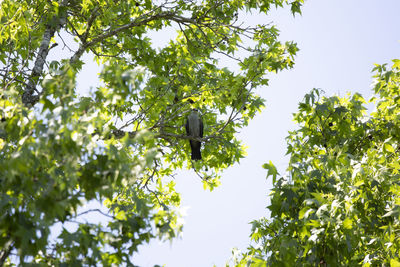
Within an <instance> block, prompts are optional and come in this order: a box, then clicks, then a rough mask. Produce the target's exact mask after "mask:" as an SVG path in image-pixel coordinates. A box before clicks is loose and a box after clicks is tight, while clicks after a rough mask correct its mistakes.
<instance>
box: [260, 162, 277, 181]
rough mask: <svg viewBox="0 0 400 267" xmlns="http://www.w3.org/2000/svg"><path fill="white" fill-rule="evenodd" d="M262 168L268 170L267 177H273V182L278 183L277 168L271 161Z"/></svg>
mask: <svg viewBox="0 0 400 267" xmlns="http://www.w3.org/2000/svg"><path fill="white" fill-rule="evenodd" d="M262 167H263V168H264V169H266V170H268V172H267V177H269V176H272V181H273V183H275V182H276V177H277V176H278V175H279V173H278V171H277V169H276V167H275V166H274V164H273V163H272V162H271V161H269V163H265V164H263V165H262Z"/></svg>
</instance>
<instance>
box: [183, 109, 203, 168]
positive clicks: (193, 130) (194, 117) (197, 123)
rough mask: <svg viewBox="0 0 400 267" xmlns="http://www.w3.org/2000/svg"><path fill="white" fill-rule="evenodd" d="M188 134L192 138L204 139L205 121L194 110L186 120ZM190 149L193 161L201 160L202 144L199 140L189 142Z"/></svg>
mask: <svg viewBox="0 0 400 267" xmlns="http://www.w3.org/2000/svg"><path fill="white" fill-rule="evenodd" d="M186 133H187V135H188V136H192V137H201V138H202V137H203V120H202V119H201V116H200V114H199V111H198V110H197V109H192V112H191V113H190V114H189V116H188V117H187V120H186ZM189 142H190V148H191V150H192V157H191V158H192V160H200V159H201V151H200V147H201V142H200V141H197V140H189Z"/></svg>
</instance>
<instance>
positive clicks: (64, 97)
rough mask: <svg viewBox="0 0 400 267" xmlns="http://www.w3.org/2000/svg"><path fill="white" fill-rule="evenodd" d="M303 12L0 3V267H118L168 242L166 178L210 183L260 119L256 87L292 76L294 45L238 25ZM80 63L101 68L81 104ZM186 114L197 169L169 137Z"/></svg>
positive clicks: (200, 4)
mask: <svg viewBox="0 0 400 267" xmlns="http://www.w3.org/2000/svg"><path fill="white" fill-rule="evenodd" d="M302 2H303V0H294V1H287V0H267V1H258V0H251V1H243V0H235V1H221V0H207V1H206V0H205V1H188V0H176V1H175V0H171V1H169V0H165V1H150V0H137V1H133V0H127V1H119V0H60V1H33V0H25V1H22V0H17V1H15V0H4V1H2V2H1V4H0V6H1V8H0V21H1V24H0V25H1V26H0V77H1V81H0V85H1V88H2V90H1V92H0V118H1V122H0V194H1V197H0V248H1V249H0V265H2V264H3V263H4V262H6V263H8V264H12V259H14V260H15V261H14V263H15V262H18V263H21V264H22V263H33V262H35V263H37V264H41V265H59V264H68V265H71V264H72V265H82V264H83V265H94V264H102V265H106V266H108V265H116V264H122V263H124V264H126V265H131V264H132V263H131V260H132V258H131V255H132V253H133V252H135V251H137V248H138V246H139V245H141V244H144V243H145V242H148V241H149V240H150V239H151V238H155V237H159V238H163V239H171V238H173V237H175V236H176V235H177V234H178V233H179V231H180V230H181V228H182V223H181V220H180V219H179V209H178V207H179V202H180V196H179V194H178V193H177V192H176V191H175V188H174V186H175V183H174V179H173V175H174V173H175V171H176V170H178V169H181V168H186V167H187V168H193V169H194V170H195V171H196V172H197V173H198V174H199V176H200V177H201V178H202V179H203V180H204V185H205V187H206V188H210V189H212V188H213V187H214V186H216V185H218V173H219V172H220V171H221V170H223V169H225V168H227V167H229V166H230V165H232V164H233V163H235V162H238V161H239V159H240V158H242V157H243V155H244V151H243V148H242V145H241V143H240V141H239V140H237V139H236V138H235V132H236V131H237V130H238V129H239V128H241V127H244V126H246V125H247V124H248V121H249V120H250V119H251V118H253V117H254V116H255V114H256V113H257V112H258V111H259V110H260V109H261V108H262V107H263V100H262V99H261V98H260V97H259V96H258V95H257V94H256V93H255V92H254V90H255V88H257V87H260V86H261V85H267V83H268V79H267V78H266V76H265V75H266V74H267V73H268V72H277V71H279V70H282V69H284V68H290V67H292V66H293V57H294V54H295V53H296V51H297V47H296V45H295V44H294V43H292V42H286V43H281V42H279V41H278V30H277V29H276V28H275V27H274V26H272V25H246V23H245V22H243V15H244V14H245V13H246V12H261V13H265V14H267V13H268V11H269V10H270V8H272V7H273V6H276V7H282V6H283V5H284V4H289V5H290V7H291V11H292V12H293V14H295V13H299V12H300V6H301V4H302ZM165 29H176V30H177V31H176V33H177V34H176V37H172V38H171V40H166V41H167V44H166V45H165V46H161V47H157V46H155V45H154V44H153V43H155V42H157V38H154V36H155V35H156V34H157V32H158V31H160V30H165ZM61 49H62V50H61ZM85 53H90V54H92V55H93V56H94V58H95V61H96V62H97V63H98V64H100V65H101V66H102V67H103V70H102V72H101V74H100V75H99V77H100V79H101V82H102V84H101V85H100V86H96V87H95V88H91V90H90V93H87V94H83V93H81V92H79V91H78V90H77V75H78V74H79V73H80V71H81V70H82V68H83V67H84V66H85V64H88V62H84V61H83V59H82V55H83V54H85ZM54 55H57V56H58V58H61V59H60V60H53V61H52V60H50V59H49V58H51V56H54ZM222 60H224V61H222ZM227 60H229V65H230V66H232V68H230V69H228V68H226V67H223V65H224V64H225V65H228V64H227V63H226V62H227ZM224 62H225V63H224ZM89 66H90V65H89ZM84 89H89V88H84ZM87 91H89V90H87ZM191 102H193V103H191ZM194 107H196V108H199V109H200V110H201V111H202V114H203V120H204V123H205V137H204V138H202V139H201V141H203V143H204V144H205V145H204V147H203V150H204V151H203V161H201V162H196V163H192V162H190V157H188V151H189V149H188V138H189V137H187V136H185V134H184V128H183V127H182V126H183V125H184V120H185V117H186V116H187V114H188V112H189V111H190V109H191V108H194ZM91 201H97V202H100V203H103V204H104V206H105V207H107V208H106V209H105V208H101V209H97V208H87V206H86V204H87V203H88V202H91ZM85 208H86V209H85ZM94 214H98V215H99V216H101V217H102V219H101V220H100V222H96V221H94V220H93V219H91V217H93V216H94ZM85 216H89V219H90V220H88V219H87V218H88V217H85ZM52 227H53V228H52ZM54 227H58V228H59V229H61V230H60V233H59V234H58V235H57V236H54V234H52V229H54Z"/></svg>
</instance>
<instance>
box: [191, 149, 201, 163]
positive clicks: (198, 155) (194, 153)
mask: <svg viewBox="0 0 400 267" xmlns="http://www.w3.org/2000/svg"><path fill="white" fill-rule="evenodd" d="M192 160H201V151H200V147H199V148H195V149H192Z"/></svg>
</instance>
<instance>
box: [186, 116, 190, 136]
mask: <svg viewBox="0 0 400 267" xmlns="http://www.w3.org/2000/svg"><path fill="white" fill-rule="evenodd" d="M185 128H186V134H187V135H190V129H189V118H186V124H185Z"/></svg>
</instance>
